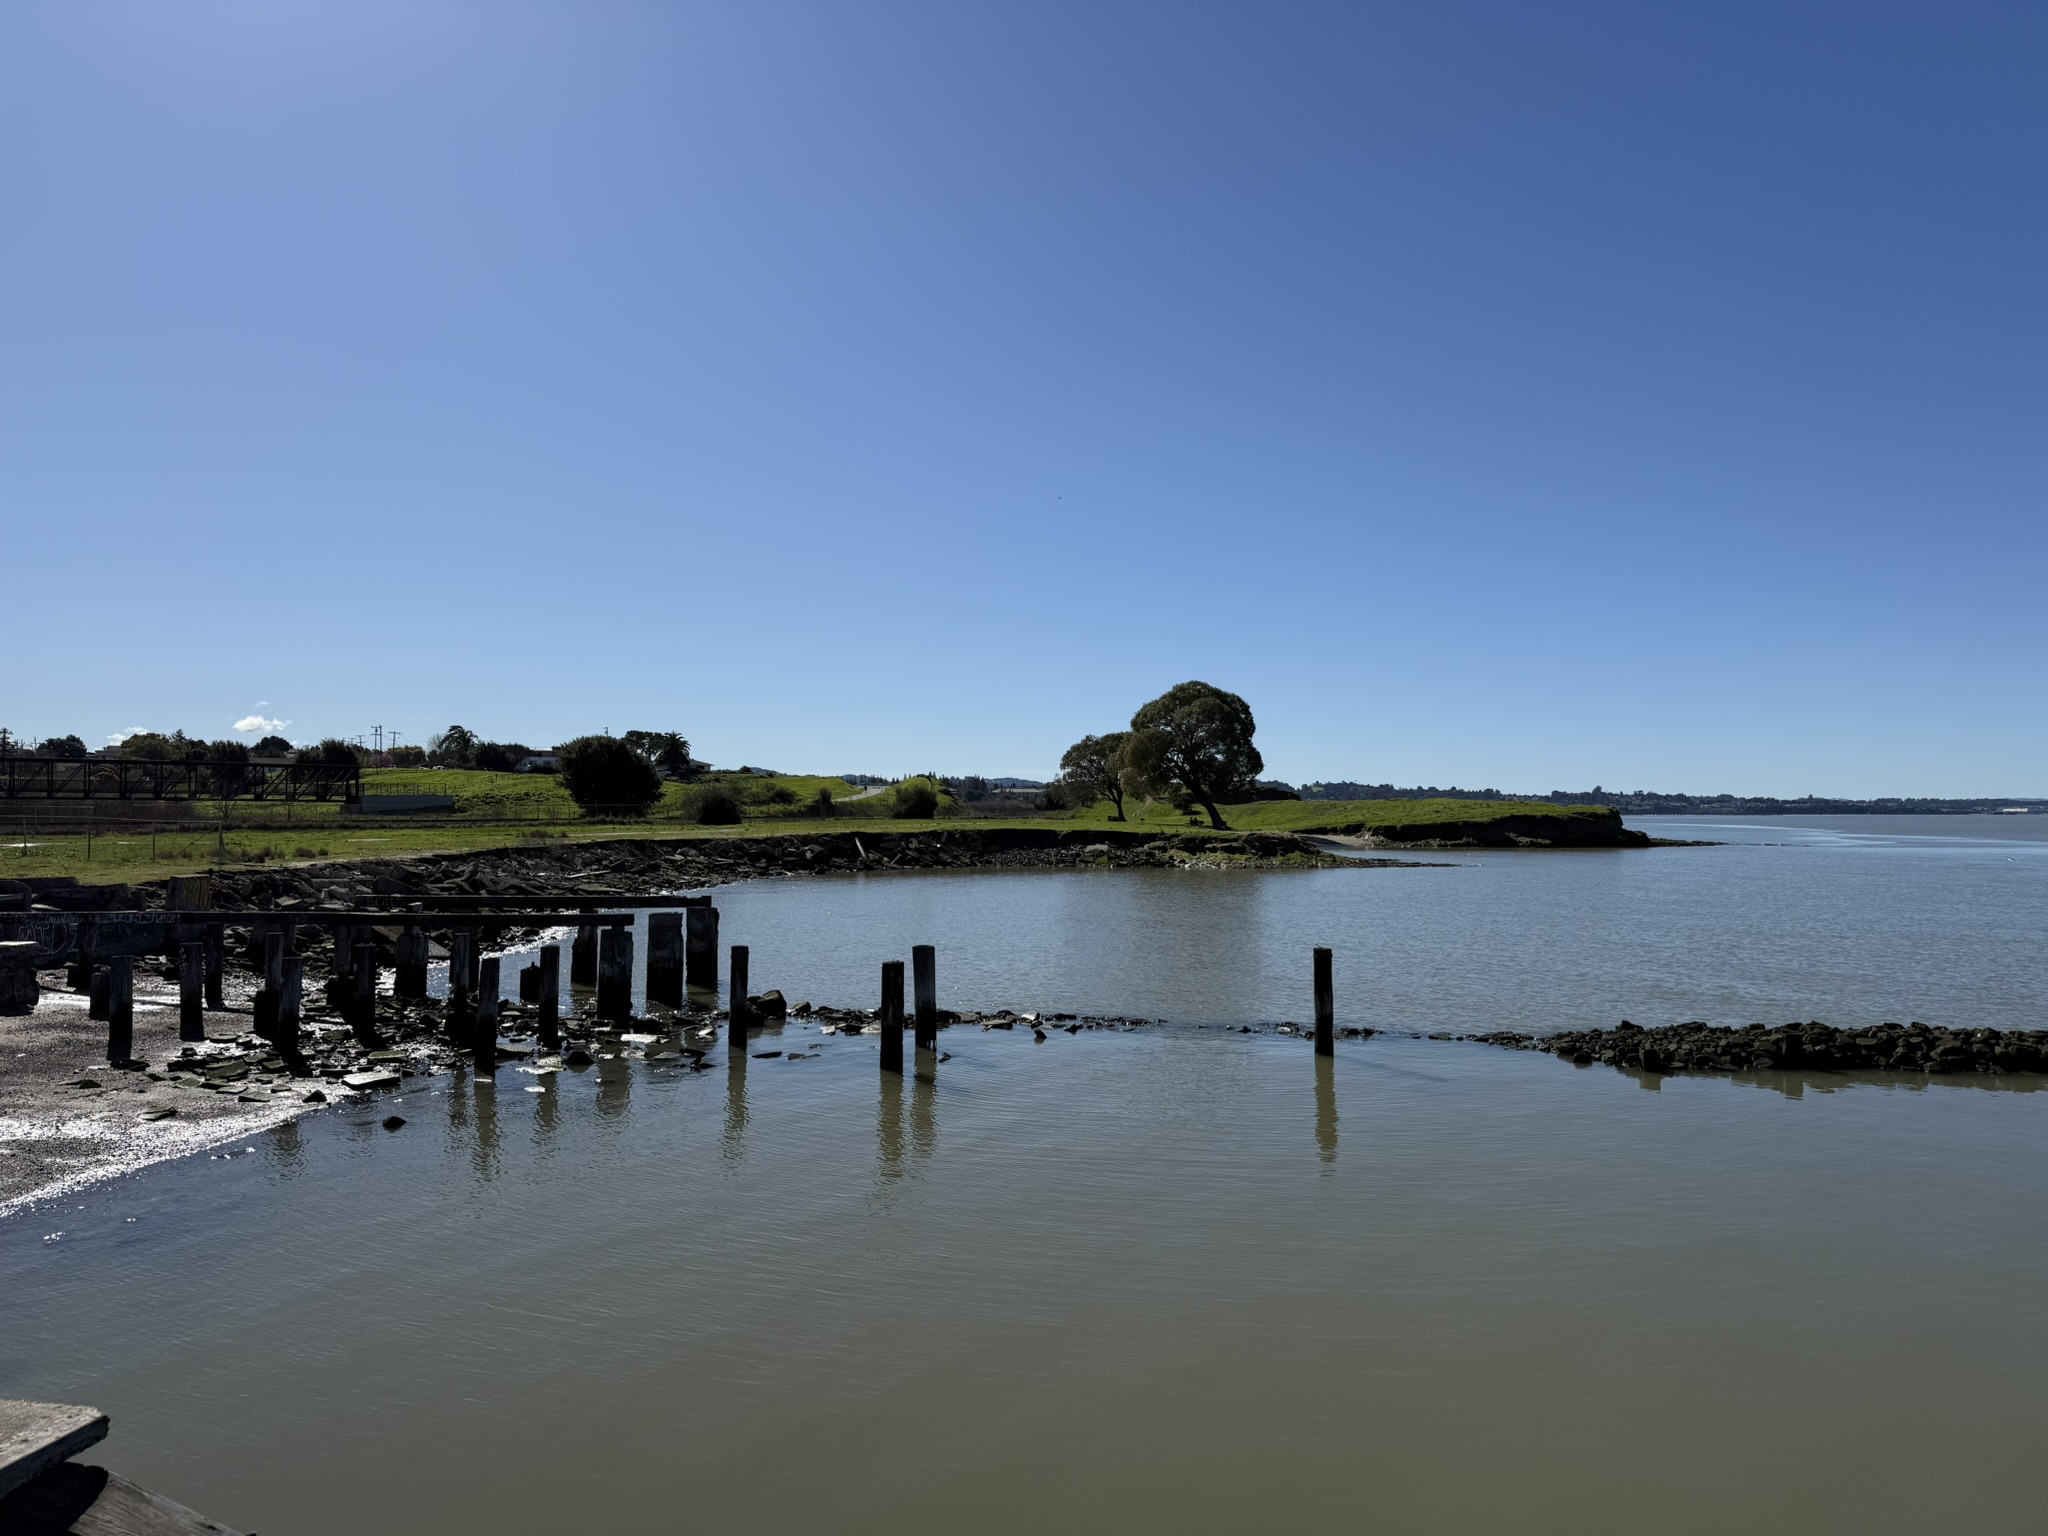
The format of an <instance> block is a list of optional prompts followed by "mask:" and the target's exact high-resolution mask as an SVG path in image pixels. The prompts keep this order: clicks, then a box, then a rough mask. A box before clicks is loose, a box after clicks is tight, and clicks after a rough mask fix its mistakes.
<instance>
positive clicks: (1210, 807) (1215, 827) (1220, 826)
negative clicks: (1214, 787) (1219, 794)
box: [1202, 795, 1230, 832]
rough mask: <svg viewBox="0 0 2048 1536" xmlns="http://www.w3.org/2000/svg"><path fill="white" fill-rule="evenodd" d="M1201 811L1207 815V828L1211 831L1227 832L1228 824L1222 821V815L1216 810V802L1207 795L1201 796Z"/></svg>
mask: <svg viewBox="0 0 2048 1536" xmlns="http://www.w3.org/2000/svg"><path fill="white" fill-rule="evenodd" d="M1202 809H1203V810H1205V811H1207V812H1208V813H1209V827H1210V829H1211V830H1212V831H1216V832H1228V831H1229V830H1230V823H1229V822H1227V821H1225V820H1224V819H1223V813H1222V812H1221V811H1219V810H1217V809H1216V802H1215V801H1214V800H1211V799H1210V798H1209V797H1208V796H1207V795H1204V796H1202Z"/></svg>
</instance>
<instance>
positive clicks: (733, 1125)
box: [718, 1050, 747, 1168]
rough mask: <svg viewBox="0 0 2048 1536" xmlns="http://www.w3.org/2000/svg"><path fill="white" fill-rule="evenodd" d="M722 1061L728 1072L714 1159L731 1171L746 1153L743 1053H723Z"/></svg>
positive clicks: (745, 1075) (744, 1053)
mask: <svg viewBox="0 0 2048 1536" xmlns="http://www.w3.org/2000/svg"><path fill="white" fill-rule="evenodd" d="M726 1059H727V1063H728V1065H729V1066H730V1069H731V1070H729V1071H728V1072H727V1073H726V1074H725V1130H724V1132H723V1134H722V1135H720V1137H719V1139H718V1155H719V1157H720V1158H721V1159H723V1160H724V1162H725V1165H726V1166H727V1168H732V1167H735V1166H737V1165H738V1163H739V1160H740V1154H741V1153H742V1152H744V1151H745V1150H746V1134H747V1053H746V1052H745V1051H744V1050H738V1051H727V1052H726Z"/></svg>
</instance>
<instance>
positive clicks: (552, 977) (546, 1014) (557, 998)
mask: <svg viewBox="0 0 2048 1536" xmlns="http://www.w3.org/2000/svg"><path fill="white" fill-rule="evenodd" d="M534 1010H535V1022H536V1026H537V1028H538V1030H539V1037H540V1048H541V1049H542V1050H544V1051H559V1050H560V1049H561V1048H562V1025H561V1010H562V946H561V945H559V944H544V945H542V946H541V951H540V986H539V989H538V995H537V996H536V997H535V998H534Z"/></svg>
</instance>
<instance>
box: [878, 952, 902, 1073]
mask: <svg viewBox="0 0 2048 1536" xmlns="http://www.w3.org/2000/svg"><path fill="white" fill-rule="evenodd" d="M882 1070H883V1071H884V1072H894V1073H896V1074H898V1075H899V1076H900V1075H901V1074H902V1072H903V962H902V961H901V960H884V961H883V962H882Z"/></svg>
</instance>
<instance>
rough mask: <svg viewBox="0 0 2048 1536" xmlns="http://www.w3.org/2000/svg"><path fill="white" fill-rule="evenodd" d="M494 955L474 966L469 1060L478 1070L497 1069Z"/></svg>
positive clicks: (497, 988) (496, 980)
mask: <svg viewBox="0 0 2048 1536" xmlns="http://www.w3.org/2000/svg"><path fill="white" fill-rule="evenodd" d="M499 987H500V983H499V980H498V957H497V956H496V955H492V956H491V957H490V958H489V959H488V960H485V961H484V962H483V964H482V965H481V966H480V967H479V968H478V975H477V985H476V1033H475V1036H474V1037H473V1038H474V1042H475V1047H476V1049H475V1053H474V1054H473V1055H472V1056H471V1058H470V1061H471V1063H472V1065H474V1066H475V1068H476V1070H477V1071H479V1072H495V1071H497V1070H498V993H499Z"/></svg>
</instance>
